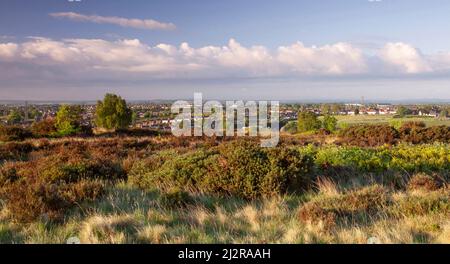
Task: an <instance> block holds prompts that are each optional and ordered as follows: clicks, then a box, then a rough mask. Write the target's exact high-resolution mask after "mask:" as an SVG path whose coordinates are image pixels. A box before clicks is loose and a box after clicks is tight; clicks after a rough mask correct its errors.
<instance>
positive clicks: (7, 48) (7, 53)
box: [0, 43, 17, 59]
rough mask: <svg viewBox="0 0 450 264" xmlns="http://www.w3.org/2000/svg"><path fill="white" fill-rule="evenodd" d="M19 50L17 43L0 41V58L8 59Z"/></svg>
mask: <svg viewBox="0 0 450 264" xmlns="http://www.w3.org/2000/svg"><path fill="white" fill-rule="evenodd" d="M16 52H17V44H15V43H4V44H2V43H0V58H4V59H8V58H12V57H14V56H15V54H16Z"/></svg>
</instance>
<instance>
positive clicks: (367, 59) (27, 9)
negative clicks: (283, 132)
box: [0, 0, 450, 101]
mask: <svg viewBox="0 0 450 264" xmlns="http://www.w3.org/2000/svg"><path fill="white" fill-rule="evenodd" d="M449 13H450V1H448V0H303V1H302V0H283V1H274V0H273V1H268V0H246V1H238V0H227V1H215V0H214V1H213V0H209V1H206V0H195V1H182V0H178V1H176V0H165V1H159V0H152V1H148V0H133V1H125V0H80V1H76V0H73V1H70V0H33V1H30V0H0V100H95V99H100V98H101V97H102V96H103V94H104V93H106V92H114V93H117V94H120V95H122V96H123V97H125V98H127V99H130V100H153V99H181V98H183V99H184V98H191V97H192V96H193V93H194V92H203V93H204V97H205V98H212V99H273V100H299V101H302V100H328V101H341V100H358V99H359V98H361V97H362V96H364V97H365V98H366V100H427V99H429V100H433V99H439V100H444V99H450V34H449V33H450V27H449V24H450V16H449V15H448V14H449Z"/></svg>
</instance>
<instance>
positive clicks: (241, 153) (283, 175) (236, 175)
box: [129, 140, 313, 199]
mask: <svg viewBox="0 0 450 264" xmlns="http://www.w3.org/2000/svg"><path fill="white" fill-rule="evenodd" d="M312 167H313V161H312V158H311V157H310V156H308V155H304V154H302V153H300V152H299V151H298V150H294V149H287V148H274V149H265V148H261V147H260V146H259V145H258V144H257V143H254V142H250V141H243V140H237V141H232V142H227V143H223V144H222V145H220V146H219V147H218V148H213V149H210V150H197V151H191V152H187V153H184V154H173V155H170V156H167V155H164V152H163V154H162V155H161V154H156V155H153V156H152V157H150V158H149V159H147V160H145V161H141V162H137V163H136V164H135V165H134V166H133V168H132V169H131V171H130V173H129V180H130V182H132V183H134V184H136V185H138V186H140V187H143V188H155V187H158V188H162V189H169V188H173V187H177V188H182V189H185V190H186V189H194V190H196V191H199V192H204V193H212V194H221V195H236V196H239V197H243V198H248V199H252V198H256V197H260V196H273V195H279V194H282V193H286V192H287V191H291V190H292V191H299V190H300V189H301V188H302V187H305V186H306V185H307V184H308V179H309V178H308V174H309V172H310V171H311V170H312Z"/></svg>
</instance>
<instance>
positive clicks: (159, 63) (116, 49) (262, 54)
mask: <svg viewBox="0 0 450 264" xmlns="http://www.w3.org/2000/svg"><path fill="white" fill-rule="evenodd" d="M374 61H375V62H379V63H374ZM5 63H8V64H9V65H13V64H14V65H13V66H15V68H16V69H22V71H21V72H24V73H23V74H24V75H26V71H27V70H29V69H32V70H33V71H36V69H39V70H41V71H45V73H46V74H49V73H51V72H58V74H59V75H62V76H65V74H67V75H70V76H74V78H75V79H83V78H84V77H86V76H97V77H98V76H101V77H104V78H106V79H108V78H113V77H116V76H122V77H123V78H124V80H127V79H130V80H132V79H133V78H137V76H139V78H141V79H158V78H166V79H176V78H196V79H202V78H234V77H239V78H240V77H243V78H247V77H249V78H260V77H287V76H289V77H293V76H294V77H295V76H341V77H342V76H343V77H345V76H350V75H351V76H355V75H356V76H363V77H377V76H382V75H383V74H388V75H404V74H408V75H411V74H419V73H435V72H446V71H449V70H450V53H443V54H435V55H427V56H425V55H423V54H421V53H420V52H419V51H418V50H417V49H415V48H414V47H412V46H410V45H408V44H405V43H388V44H386V45H385V46H384V48H383V49H382V50H381V51H380V52H379V53H378V54H376V55H367V54H365V53H364V52H363V51H362V50H360V49H358V48H356V47H354V46H352V45H351V44H349V43H336V44H331V45H324V46H320V47H315V46H312V47H307V46H305V45H304V44H302V43H301V42H297V43H294V44H292V45H288V46H282V47H279V48H278V49H276V50H274V51H271V50H269V49H267V48H266V47H264V46H251V47H245V46H243V45H241V44H240V43H238V42H237V41H236V40H234V39H231V40H230V41H229V42H228V44H227V45H224V46H204V47H199V48H193V47H191V46H190V45H189V44H188V43H182V44H181V45H179V46H174V45H170V44H158V45H155V46H149V45H147V44H145V43H142V42H141V41H140V40H138V39H123V40H116V41H107V40H102V39H64V40H52V39H48V38H30V39H28V40H26V41H24V42H22V43H4V44H1V43H0V66H1V65H2V64H3V66H4V65H6V64H5ZM24 65H26V66H27V67H25V66H24ZM31 74H33V76H36V74H37V73H36V72H33V73H31V70H30V76H31ZM0 75H2V73H1V72H0ZM0 77H1V76H0Z"/></svg>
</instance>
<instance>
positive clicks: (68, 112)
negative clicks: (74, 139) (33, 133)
mask: <svg viewBox="0 0 450 264" xmlns="http://www.w3.org/2000/svg"><path fill="white" fill-rule="evenodd" d="M81 112H82V110H81V107H80V106H75V105H73V106H72V105H63V106H61V107H60V108H59V110H58V112H57V113H56V123H55V127H56V129H57V131H58V134H59V135H61V136H68V135H73V134H76V133H78V132H80V130H81V126H80V121H81Z"/></svg>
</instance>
